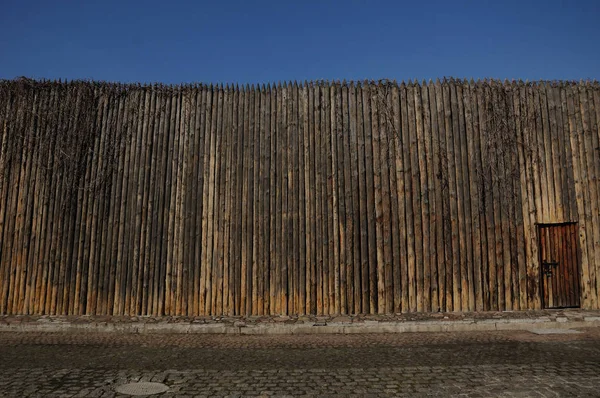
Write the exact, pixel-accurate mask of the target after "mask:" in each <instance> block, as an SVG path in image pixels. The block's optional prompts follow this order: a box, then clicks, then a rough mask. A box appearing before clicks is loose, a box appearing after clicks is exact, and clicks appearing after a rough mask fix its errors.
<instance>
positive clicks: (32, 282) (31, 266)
mask: <svg viewBox="0 0 600 398" xmlns="http://www.w3.org/2000/svg"><path fill="white" fill-rule="evenodd" d="M38 94H39V95H40V100H41V101H40V107H39V112H38V116H37V117H35V118H34V125H33V126H32V128H34V129H35V137H36V140H37V141H38V142H40V141H41V140H42V139H43V137H44V133H45V128H46V122H47V116H48V114H49V113H50V110H51V109H53V108H51V106H52V105H53V104H52V95H51V94H52V92H51V90H50V89H45V88H41V89H39V90H38ZM0 107H2V103H0ZM0 123H2V122H0ZM2 135H3V134H2ZM0 148H2V140H1V139H0ZM1 153H2V151H1V149H0V167H2V166H1V164H2V154H1ZM44 157H45V154H44V153H43V148H41V147H40V145H39V144H37V145H36V147H35V161H34V170H33V172H32V173H33V174H32V175H34V176H33V180H34V187H33V191H32V192H31V194H30V195H29V196H30V210H29V220H28V221H27V223H28V224H29V225H31V236H30V238H29V239H28V242H27V246H26V247H25V250H26V255H27V278H26V290H25V297H24V299H23V309H22V311H21V313H23V314H31V313H34V310H33V308H34V305H35V300H36V299H37V296H36V289H35V288H36V280H37V278H38V262H39V260H38V250H39V248H40V243H41V242H42V236H41V232H42V231H41V225H42V218H43V213H42V201H43V191H44V190H45V188H46V187H45V184H44V182H43V180H42V178H43V170H42V167H40V166H41V165H42V164H43V161H44ZM2 192H3V190H2V177H0V200H2ZM2 212H3V211H1V210H0V220H2V219H3V214H2ZM0 223H2V221H0ZM0 236H2V226H0ZM1 246H2V245H0V259H2V255H1V252H2V248H1ZM1 269H2V265H1V264H0V270H1ZM0 275H2V272H1V271H0Z"/></svg>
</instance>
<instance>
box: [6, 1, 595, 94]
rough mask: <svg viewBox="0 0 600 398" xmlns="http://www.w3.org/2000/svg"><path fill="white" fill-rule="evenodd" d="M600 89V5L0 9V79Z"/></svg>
mask: <svg viewBox="0 0 600 398" xmlns="http://www.w3.org/2000/svg"><path fill="white" fill-rule="evenodd" d="M17 76H27V77H33V78H52V79H53V78H67V79H94V80H108V81H122V82H165V83H182V82H215V83H219V82H221V83H232V82H236V83H266V82H276V81H283V80H298V81H300V80H314V79H329V80H331V79H340V80H343V79H347V80H361V79H380V78H389V79H397V80H408V79H415V78H417V79H419V80H420V79H430V78H436V77H444V76H454V77H467V78H470V77H473V78H484V77H493V78H501V79H504V78H509V79H512V78H515V79H518V78H521V79H529V80H538V79H576V80H579V79H586V78H591V79H599V78H600V0H590V1H584V0H581V1H577V0H565V1H557V0H545V1H544V0H538V1H535V0H532V1H528V0H519V1H512V0H509V1H504V0H494V1H484V0H481V1H460V0H447V1H425V0H423V1H419V0H417V1H410V2H403V1H377V0H370V1H367V0H363V1H352V0H346V1H333V0H322V1H311V0H304V1H301V0H296V1H292V0H279V1H260V0H255V1H251V0H248V1H227V0H222V1H218V0H215V1H174V0H173V1H153V0H146V1H139V2H136V1H127V0H119V1H108V0H104V1H86V0H82V1H53V0H44V1H25V0H18V1H16V0H15V1H13V0H1V1H0V78H8V79H12V78H14V77H17Z"/></svg>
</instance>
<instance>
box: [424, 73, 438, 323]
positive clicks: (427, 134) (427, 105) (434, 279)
mask: <svg viewBox="0 0 600 398" xmlns="http://www.w3.org/2000/svg"><path fill="white" fill-rule="evenodd" d="M431 94H433V97H432V95H431ZM421 97H422V99H423V111H424V125H423V130H424V136H423V141H424V148H425V149H424V151H425V158H426V166H427V174H426V177H427V190H426V194H427V195H426V197H427V204H428V209H427V213H426V215H427V219H428V221H429V225H427V226H426V225H425V224H423V228H424V229H425V228H427V231H428V232H427V236H428V242H429V243H428V244H425V243H423V247H424V248H425V250H428V251H429V253H428V255H429V266H428V267H427V268H426V270H429V277H428V278H427V280H426V281H425V282H426V284H427V283H429V289H428V290H429V292H430V296H429V297H430V298H429V299H428V300H426V303H425V304H426V310H427V311H431V312H437V311H438V310H439V287H438V267H437V265H438V259H437V256H438V252H437V246H436V243H437V241H436V237H437V236H436V235H437V234H436V226H437V225H438V221H437V214H436V210H437V209H436V198H435V194H436V192H437V191H438V190H437V189H436V184H435V180H434V179H435V176H436V173H435V162H436V158H435V157H434V153H433V148H434V137H435V138H437V136H438V133H436V132H437V115H436V109H435V93H434V92H433V89H432V83H431V81H429V84H427V83H425V82H423V85H422V88H421ZM432 105H433V106H432ZM423 242H425V238H424V239H423ZM440 243H441V242H440ZM426 286H427V285H426ZM426 291H427V289H426Z"/></svg>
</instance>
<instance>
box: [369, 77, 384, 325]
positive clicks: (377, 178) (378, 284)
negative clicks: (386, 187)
mask: <svg viewBox="0 0 600 398" xmlns="http://www.w3.org/2000/svg"><path fill="white" fill-rule="evenodd" d="M370 88H371V92H370V94H371V132H372V134H373V135H372V137H373V139H372V145H373V189H374V199H375V202H374V208H375V209H374V210H375V219H374V221H375V239H376V253H377V257H376V258H377V261H376V263H375V266H376V273H375V275H371V278H373V279H374V282H375V283H374V284H373V285H374V286H373V287H374V288H376V290H377V296H376V297H377V306H376V310H375V311H376V312H377V313H379V314H381V313H384V312H385V285H384V283H385V279H384V278H385V260H384V249H383V202H382V193H381V163H380V157H381V156H380V153H381V126H380V123H381V122H382V120H380V117H379V116H380V112H382V109H380V104H379V103H380V98H379V96H380V95H381V94H380V87H379V86H378V85H376V84H372V85H371V87H370Z"/></svg>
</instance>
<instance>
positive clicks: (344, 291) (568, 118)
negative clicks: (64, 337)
mask: <svg viewBox="0 0 600 398" xmlns="http://www.w3.org/2000/svg"><path fill="white" fill-rule="evenodd" d="M599 141H600V87H599V85H598V84H597V83H595V82H594V83H591V82H581V83H570V82H540V83H522V82H518V83H517V82H504V83H502V82H498V81H478V82H473V81H471V82H468V81H456V80H445V81H443V82H439V81H438V82H435V83H428V84H426V83H421V84H419V83H416V82H415V83H412V82H409V83H402V84H396V83H395V82H393V83H392V82H361V83H348V84H347V83H345V82H344V83H339V82H336V83H325V82H318V83H305V84H300V85H299V84H297V83H292V84H284V85H280V84H278V85H277V86H266V87H265V86H260V87H254V86H252V87H248V86H246V87H245V88H238V87H237V86H236V87H233V86H227V87H223V86H212V85H211V86H205V85H186V86H162V85H152V86H140V85H117V84H105V83H93V82H37V81H30V80H16V81H0V239H1V240H0V313H1V314H125V315H134V314H140V315H189V316H196V315H219V314H242V315H249V314H252V315H262V314H304V313H314V314H332V313H348V314H352V313H390V312H411V311H413V312H414V311H485V310H505V309H506V310H525V309H537V308H540V306H541V295H542V294H543V292H541V291H540V283H539V281H540V264H539V263H540V248H539V247H538V236H537V229H536V225H537V224H539V223H561V222H576V223H577V228H576V229H574V231H576V235H575V232H574V235H573V236H569V238H572V243H571V242H569V245H571V246H570V247H572V249H571V251H572V253H573V258H574V259H575V261H578V267H579V268H578V269H579V272H578V274H577V275H572V276H571V277H570V278H569V279H567V280H568V281H570V282H572V283H573V284H576V286H575V285H574V286H573V288H576V289H581V290H580V291H581V306H582V307H584V308H598V307H599V303H600V300H599V297H598V293H599V291H600V278H599V277H598V275H599V274H600V212H599V207H600V199H599V198H600V184H599V183H598V177H599V175H600V144H599Z"/></svg>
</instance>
